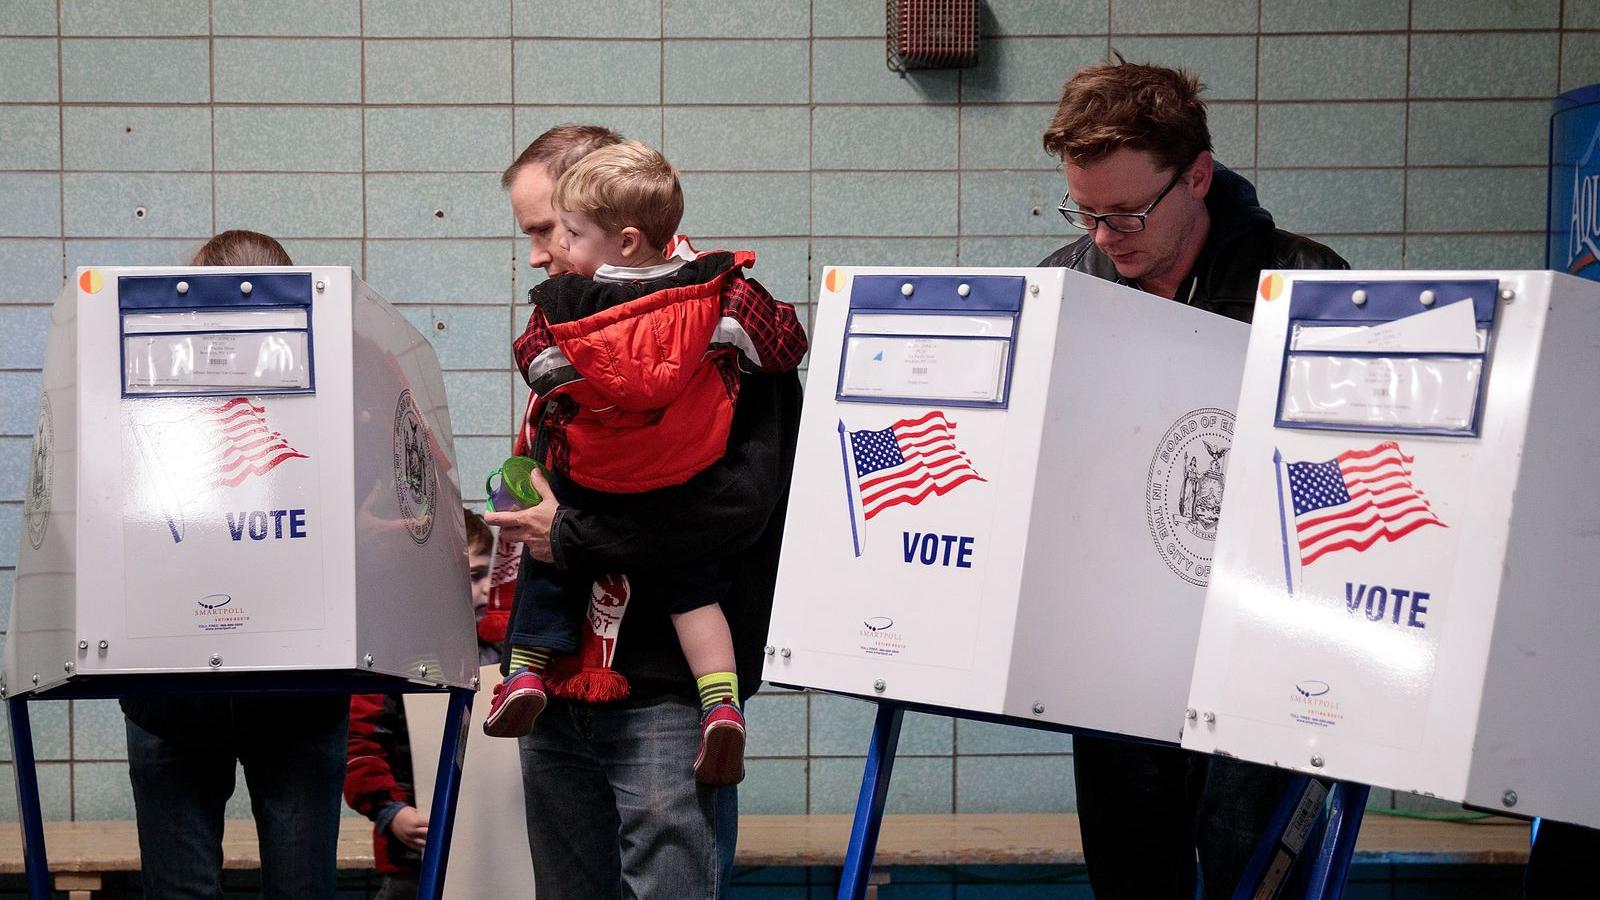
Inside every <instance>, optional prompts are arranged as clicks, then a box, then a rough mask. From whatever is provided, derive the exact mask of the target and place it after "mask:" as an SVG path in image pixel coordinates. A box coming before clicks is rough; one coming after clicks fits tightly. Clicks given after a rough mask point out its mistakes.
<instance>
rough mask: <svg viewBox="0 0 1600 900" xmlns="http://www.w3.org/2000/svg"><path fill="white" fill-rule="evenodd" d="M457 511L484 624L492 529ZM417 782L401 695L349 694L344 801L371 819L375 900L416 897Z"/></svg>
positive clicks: (482, 652)
mask: <svg viewBox="0 0 1600 900" xmlns="http://www.w3.org/2000/svg"><path fill="white" fill-rule="evenodd" d="M461 512H462V514H463V516H464V517H465V518H466V522H467V567H468V570H469V572H470V573H471V577H472V611H473V614H474V615H475V617H476V618H477V619H478V620H479V621H480V622H481V621H482V620H483V618H484V613H485V612H486V611H487V609H488V606H489V554H490V553H491V552H493V550H494V535H493V534H492V533H491V532H490V531H489V526H488V525H485V524H484V523H483V518H482V517H481V516H479V515H478V514H477V513H475V512H473V511H472V510H470V509H464V510H462V511H461ZM499 659H500V651H499V641H498V640H488V641H486V640H484V636H483V633H482V629H481V628H480V629H479V635H478V662H479V664H481V665H488V664H489V663H493V662H498V661H499ZM414 785H415V781H414V780H413V771H412V768H411V736H410V731H409V730H408V729H407V728H406V708H405V702H404V698H403V696H402V695H400V694H355V695H352V696H351V697H350V738H349V745H348V755H347V757H346V768H345V775H344V800H345V802H346V803H348V804H350V808H351V809H353V810H355V811H356V812H358V813H361V814H362V815H363V816H366V817H367V818H369V819H371V820H372V823H373V826H372V847H373V857H374V865H373V868H374V869H375V870H376V871H377V873H378V874H379V875H380V876H381V877H382V879H383V883H382V885H381V886H380V887H379V889H378V893H377V895H376V898H375V900H415V898H416V896H417V875H418V870H419V868H420V867H421V865H422V845H423V844H424V843H426V842H427V840H428V814H427V813H425V812H423V811H421V810H419V809H418V808H417V801H416V791H415V788H414Z"/></svg>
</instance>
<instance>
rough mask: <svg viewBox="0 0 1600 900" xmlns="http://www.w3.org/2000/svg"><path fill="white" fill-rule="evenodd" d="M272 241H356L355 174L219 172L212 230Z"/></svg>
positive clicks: (358, 231) (357, 183) (357, 185)
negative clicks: (233, 230)
mask: <svg viewBox="0 0 1600 900" xmlns="http://www.w3.org/2000/svg"><path fill="white" fill-rule="evenodd" d="M229 228H247V229H250V230H251V231H260V232H264V233H266V234H270V235H272V236H274V237H360V236H361V176H360V175H354V174H351V175H310V174H301V173H295V174H283V175H257V174H248V175H247V174H222V175H218V176H217V230H218V231H223V230H226V229H229Z"/></svg>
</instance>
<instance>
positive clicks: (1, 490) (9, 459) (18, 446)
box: [0, 437, 33, 503]
mask: <svg viewBox="0 0 1600 900" xmlns="http://www.w3.org/2000/svg"><path fill="white" fill-rule="evenodd" d="M32 447H33V438H31V437H0V500H6V501H11V502H14V503H20V502H22V501H23V500H26V499H27V498H28V473H29V471H30V469H31V468H32V463H33V460H32V457H31V455H30V453H29V450H30V448H32Z"/></svg>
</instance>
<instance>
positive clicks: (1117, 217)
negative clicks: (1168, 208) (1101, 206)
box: [1056, 166, 1189, 234]
mask: <svg viewBox="0 0 1600 900" xmlns="http://www.w3.org/2000/svg"><path fill="white" fill-rule="evenodd" d="M1188 169H1189V167H1188V166H1184V167H1182V168H1180V169H1179V170H1178V174H1176V175H1174V176H1172V180H1171V181H1169V182H1167V186H1166V187H1164V188H1162V189H1161V193H1159V194H1157V195H1156V198H1155V199H1154V200H1151V201H1150V205H1149V206H1146V207H1145V208H1144V212H1136V213H1092V212H1084V211H1083V210H1081V209H1074V208H1073V207H1070V206H1068V205H1067V201H1068V200H1070V199H1072V195H1071V194H1065V195H1063V196H1062V197H1061V205H1060V206H1058V207H1056V210H1057V211H1059V212H1060V213H1061V218H1063V219H1066V220H1067V224H1069V225H1071V226H1072V227H1074V228H1082V229H1083V230H1084V231H1093V230H1095V228H1097V227H1099V226H1100V224H1101V223H1104V224H1105V226H1106V227H1107V228H1109V229H1111V230H1112V231H1120V232H1122V233H1123V234H1133V233H1134V232H1138V231H1143V230H1144V220H1145V219H1146V218H1147V217H1148V216H1149V215H1150V211H1151V210H1153V209H1155V208H1156V204H1157V203H1160V202H1161V199H1162V198H1163V197H1165V196H1167V194H1169V193H1171V192H1172V189H1173V188H1174V187H1176V186H1177V184H1178V182H1179V181H1180V180H1181V179H1182V178H1183V173H1184V172H1186V171H1188Z"/></svg>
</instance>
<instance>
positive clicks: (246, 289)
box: [239, 281, 255, 294]
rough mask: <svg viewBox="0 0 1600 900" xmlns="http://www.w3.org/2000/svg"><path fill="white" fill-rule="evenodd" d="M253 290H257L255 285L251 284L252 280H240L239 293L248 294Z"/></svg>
mask: <svg viewBox="0 0 1600 900" xmlns="http://www.w3.org/2000/svg"><path fill="white" fill-rule="evenodd" d="M253 290H255V285H253V284H251V283H250V282H248V281H241V282H239V293H241V294H248V293H250V292H251V291H253Z"/></svg>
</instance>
